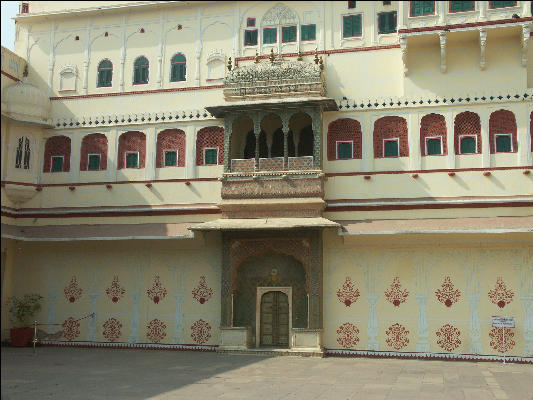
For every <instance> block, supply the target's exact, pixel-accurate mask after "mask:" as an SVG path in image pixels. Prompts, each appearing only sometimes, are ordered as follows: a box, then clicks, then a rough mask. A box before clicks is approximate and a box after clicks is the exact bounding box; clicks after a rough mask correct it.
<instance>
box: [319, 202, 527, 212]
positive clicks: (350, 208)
mask: <svg viewBox="0 0 533 400" xmlns="http://www.w3.org/2000/svg"><path fill="white" fill-rule="evenodd" d="M498 207H533V201H509V202H501V203H487V202H479V203H463V204H461V203H454V204H439V203H437V202H436V204H380V205H357V206H338V207H337V206H327V207H326V209H325V211H326V212H328V211H329V212H344V211H392V210H442V209H447V208H498Z"/></svg>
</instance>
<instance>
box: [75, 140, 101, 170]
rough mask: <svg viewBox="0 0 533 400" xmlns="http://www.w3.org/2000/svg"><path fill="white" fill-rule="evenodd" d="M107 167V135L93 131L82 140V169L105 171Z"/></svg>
mask: <svg viewBox="0 0 533 400" xmlns="http://www.w3.org/2000/svg"><path fill="white" fill-rule="evenodd" d="M106 169H107V137H106V136H105V135H104V134H102V133H92V134H90V135H87V136H85V137H84V138H83V139H82V141H81V157H80V171H105V170H106Z"/></svg>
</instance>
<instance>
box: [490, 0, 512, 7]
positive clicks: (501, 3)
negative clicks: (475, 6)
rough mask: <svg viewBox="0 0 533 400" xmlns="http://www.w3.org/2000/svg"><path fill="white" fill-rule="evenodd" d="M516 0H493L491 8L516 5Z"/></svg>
mask: <svg viewBox="0 0 533 400" xmlns="http://www.w3.org/2000/svg"><path fill="white" fill-rule="evenodd" d="M514 6H516V1H491V2H490V8H502V7H514Z"/></svg>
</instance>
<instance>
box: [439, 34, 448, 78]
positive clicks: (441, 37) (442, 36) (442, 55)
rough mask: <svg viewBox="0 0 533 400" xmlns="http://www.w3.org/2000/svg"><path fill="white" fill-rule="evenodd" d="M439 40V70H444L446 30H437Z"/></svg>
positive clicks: (445, 66)
mask: <svg viewBox="0 0 533 400" xmlns="http://www.w3.org/2000/svg"><path fill="white" fill-rule="evenodd" d="M439 42H440V72H442V73H444V72H446V69H447V65H446V32H439Z"/></svg>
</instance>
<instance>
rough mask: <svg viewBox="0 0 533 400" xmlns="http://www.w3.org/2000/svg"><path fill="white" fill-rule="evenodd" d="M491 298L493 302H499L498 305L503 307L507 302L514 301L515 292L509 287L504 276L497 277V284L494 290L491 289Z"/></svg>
mask: <svg viewBox="0 0 533 400" xmlns="http://www.w3.org/2000/svg"><path fill="white" fill-rule="evenodd" d="M488 295H489V299H490V301H491V302H492V303H494V304H497V305H498V307H500V308H503V307H505V305H506V304H509V303H510V302H511V301H513V296H514V293H513V291H512V290H510V289H507V285H506V284H505V282H504V281H503V278H502V277H501V276H499V277H498V278H497V279H496V285H494V289H493V290H489V293H488Z"/></svg>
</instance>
